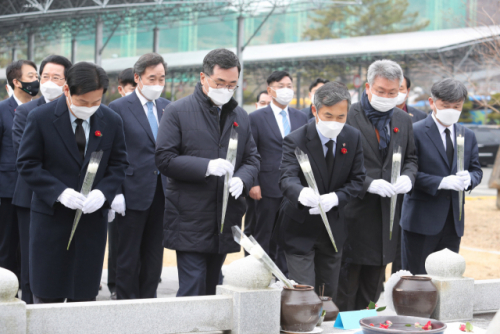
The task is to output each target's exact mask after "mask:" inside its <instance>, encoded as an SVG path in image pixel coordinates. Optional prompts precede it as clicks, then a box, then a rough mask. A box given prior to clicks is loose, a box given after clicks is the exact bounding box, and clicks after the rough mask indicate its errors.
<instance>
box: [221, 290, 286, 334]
mask: <svg viewBox="0 0 500 334" xmlns="http://www.w3.org/2000/svg"><path fill="white" fill-rule="evenodd" d="M217 295H231V296H232V297H233V326H232V328H231V334H279V332H280V309H281V291H280V290H278V289H273V288H264V289H258V290H253V289H245V288H238V287H233V286H230V285H222V286H218V287H217Z"/></svg>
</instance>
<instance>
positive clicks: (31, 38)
mask: <svg viewBox="0 0 500 334" xmlns="http://www.w3.org/2000/svg"><path fill="white" fill-rule="evenodd" d="M27 54H28V60H31V61H35V33H34V32H32V31H30V32H29V33H28V52H27Z"/></svg>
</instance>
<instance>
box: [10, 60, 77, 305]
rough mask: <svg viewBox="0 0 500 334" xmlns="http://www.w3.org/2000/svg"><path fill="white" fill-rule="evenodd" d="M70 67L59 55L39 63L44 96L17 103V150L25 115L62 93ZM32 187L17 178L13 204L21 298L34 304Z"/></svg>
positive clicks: (14, 129)
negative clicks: (30, 249) (19, 255)
mask: <svg viewBox="0 0 500 334" xmlns="http://www.w3.org/2000/svg"><path fill="white" fill-rule="evenodd" d="M70 67H71V62H70V61H69V60H68V59H67V58H65V57H63V56H58V55H52V56H48V57H47V58H45V59H44V60H43V61H42V63H41V64H40V91H41V92H42V97H40V98H38V99H36V100H33V101H30V102H27V103H24V104H22V105H20V106H19V107H17V109H16V112H15V114H14V123H13V125H12V141H13V144H14V150H15V151H16V153H17V152H18V151H19V144H20V143H21V138H22V137H23V133H24V128H25V127H26V119H27V117H28V114H29V113H30V112H31V110H33V109H35V108H37V107H39V106H41V105H44V104H45V103H49V102H51V101H53V100H55V99H57V98H58V97H60V96H61V95H62V94H63V86H64V84H65V83H66V73H67V72H68V70H69V68H70ZM32 197H33V191H32V190H31V189H30V188H29V187H28V184H27V183H26V181H24V179H23V178H22V177H18V178H17V182H16V189H15V191H14V197H13V198H12V204H14V205H15V207H16V213H17V220H18V223H19V239H20V244H21V289H22V291H23V294H22V299H23V300H24V301H25V302H26V303H27V304H33V296H32V293H31V289H30V284H29V261H28V260H29V227H30V208H31V198H32Z"/></svg>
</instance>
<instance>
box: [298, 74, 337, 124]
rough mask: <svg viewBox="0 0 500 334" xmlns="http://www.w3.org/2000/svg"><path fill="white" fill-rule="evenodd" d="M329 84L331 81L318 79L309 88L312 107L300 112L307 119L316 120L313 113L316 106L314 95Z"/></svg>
mask: <svg viewBox="0 0 500 334" xmlns="http://www.w3.org/2000/svg"><path fill="white" fill-rule="evenodd" d="M327 82H330V80H328V79H321V78H317V79H316V80H314V81H313V82H312V83H311V85H310V86H309V101H311V105H310V106H309V107H306V108H304V109H301V110H300V111H302V112H303V113H304V114H306V115H307V119H311V118H314V115H313V113H312V106H313V104H314V94H315V93H316V91H317V90H318V89H319V88H320V87H321V86H323V85H324V84H326V83H327Z"/></svg>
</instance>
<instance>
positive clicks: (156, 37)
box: [153, 27, 160, 53]
mask: <svg viewBox="0 0 500 334" xmlns="http://www.w3.org/2000/svg"><path fill="white" fill-rule="evenodd" d="M153 52H155V53H160V29H159V28H158V27H156V28H154V29H153Z"/></svg>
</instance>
